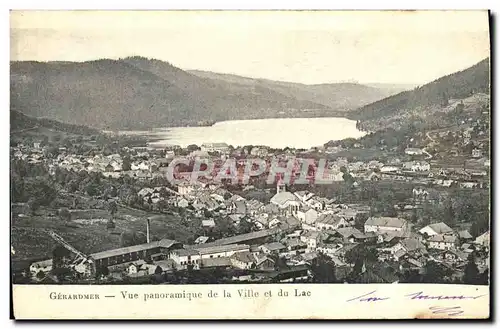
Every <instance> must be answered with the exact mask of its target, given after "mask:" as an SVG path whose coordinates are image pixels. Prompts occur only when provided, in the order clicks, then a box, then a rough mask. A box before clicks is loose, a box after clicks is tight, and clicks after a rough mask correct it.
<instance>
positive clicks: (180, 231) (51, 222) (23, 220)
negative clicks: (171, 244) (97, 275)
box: [11, 206, 201, 262]
mask: <svg viewBox="0 0 500 329" xmlns="http://www.w3.org/2000/svg"><path fill="white" fill-rule="evenodd" d="M54 213H56V210H52V209H40V210H39V211H38V213H37V214H36V215H34V216H31V215H28V214H26V213H25V211H24V210H23V207H22V206H16V207H13V209H12V235H11V236H12V238H11V239H12V241H11V242H12V246H13V248H14V250H15V254H14V255H12V260H13V261H14V262H15V261H19V260H26V259H29V260H36V259H46V258H50V257H51V253H52V250H53V249H54V248H55V246H56V243H55V241H54V240H52V238H51V237H50V236H49V235H48V234H47V233H46V230H53V231H54V232H56V233H57V234H59V235H61V236H62V237H63V238H64V239H65V240H66V241H67V242H68V243H70V244H71V245H73V246H74V247H75V248H76V249H78V250H80V251H82V252H84V253H94V252H98V251H103V250H107V249H114V248H120V247H121V245H120V234H121V233H122V232H125V231H136V232H143V233H146V220H145V219H146V218H148V217H149V218H150V225H151V237H152V238H158V239H161V238H166V237H175V239H176V240H178V241H180V242H187V239H189V238H193V237H195V232H194V231H195V230H194V229H193V227H199V225H196V223H195V222H193V223H190V225H189V226H188V227H186V226H184V225H182V224H181V221H180V218H179V217H176V216H174V215H170V214H168V215H167V214H153V213H148V212H145V211H142V210H137V209H131V208H128V207H127V208H125V207H121V206H119V207H118V212H117V213H116V214H115V224H116V227H115V228H114V229H109V230H108V229H107V228H106V223H107V221H108V219H110V218H111V215H110V214H109V212H107V211H104V210H101V209H87V210H77V211H73V212H72V219H71V220H69V221H63V220H61V219H60V218H59V217H57V216H54V215H53V214H54ZM19 214H21V217H20V216H19ZM200 224H201V223H200Z"/></svg>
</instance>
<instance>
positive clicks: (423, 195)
mask: <svg viewBox="0 0 500 329" xmlns="http://www.w3.org/2000/svg"><path fill="white" fill-rule="evenodd" d="M412 194H413V198H414V199H417V200H427V198H428V197H429V192H428V191H426V190H424V189H423V188H421V187H416V188H414V189H413V190H412Z"/></svg>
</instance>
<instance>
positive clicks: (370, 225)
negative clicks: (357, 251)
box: [364, 217, 407, 233]
mask: <svg viewBox="0 0 500 329" xmlns="http://www.w3.org/2000/svg"><path fill="white" fill-rule="evenodd" d="M406 229H407V222H406V221H405V220H404V219H400V218H396V217H370V218H368V219H367V221H366V222H365V225H364V230H365V233H367V232H403V231H405V230H406Z"/></svg>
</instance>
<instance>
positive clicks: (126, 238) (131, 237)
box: [120, 231, 147, 247]
mask: <svg viewBox="0 0 500 329" xmlns="http://www.w3.org/2000/svg"><path fill="white" fill-rule="evenodd" d="M146 240H147V239H146V236H145V235H144V234H141V233H139V232H136V231H125V232H123V233H122V234H121V235H120V245H121V246H122V247H129V246H135V245H138V244H142V243H146Z"/></svg>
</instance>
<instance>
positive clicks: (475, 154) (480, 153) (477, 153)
mask: <svg viewBox="0 0 500 329" xmlns="http://www.w3.org/2000/svg"><path fill="white" fill-rule="evenodd" d="M482 156H483V151H482V150H481V149H473V150H472V157H473V158H481V157H482Z"/></svg>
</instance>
